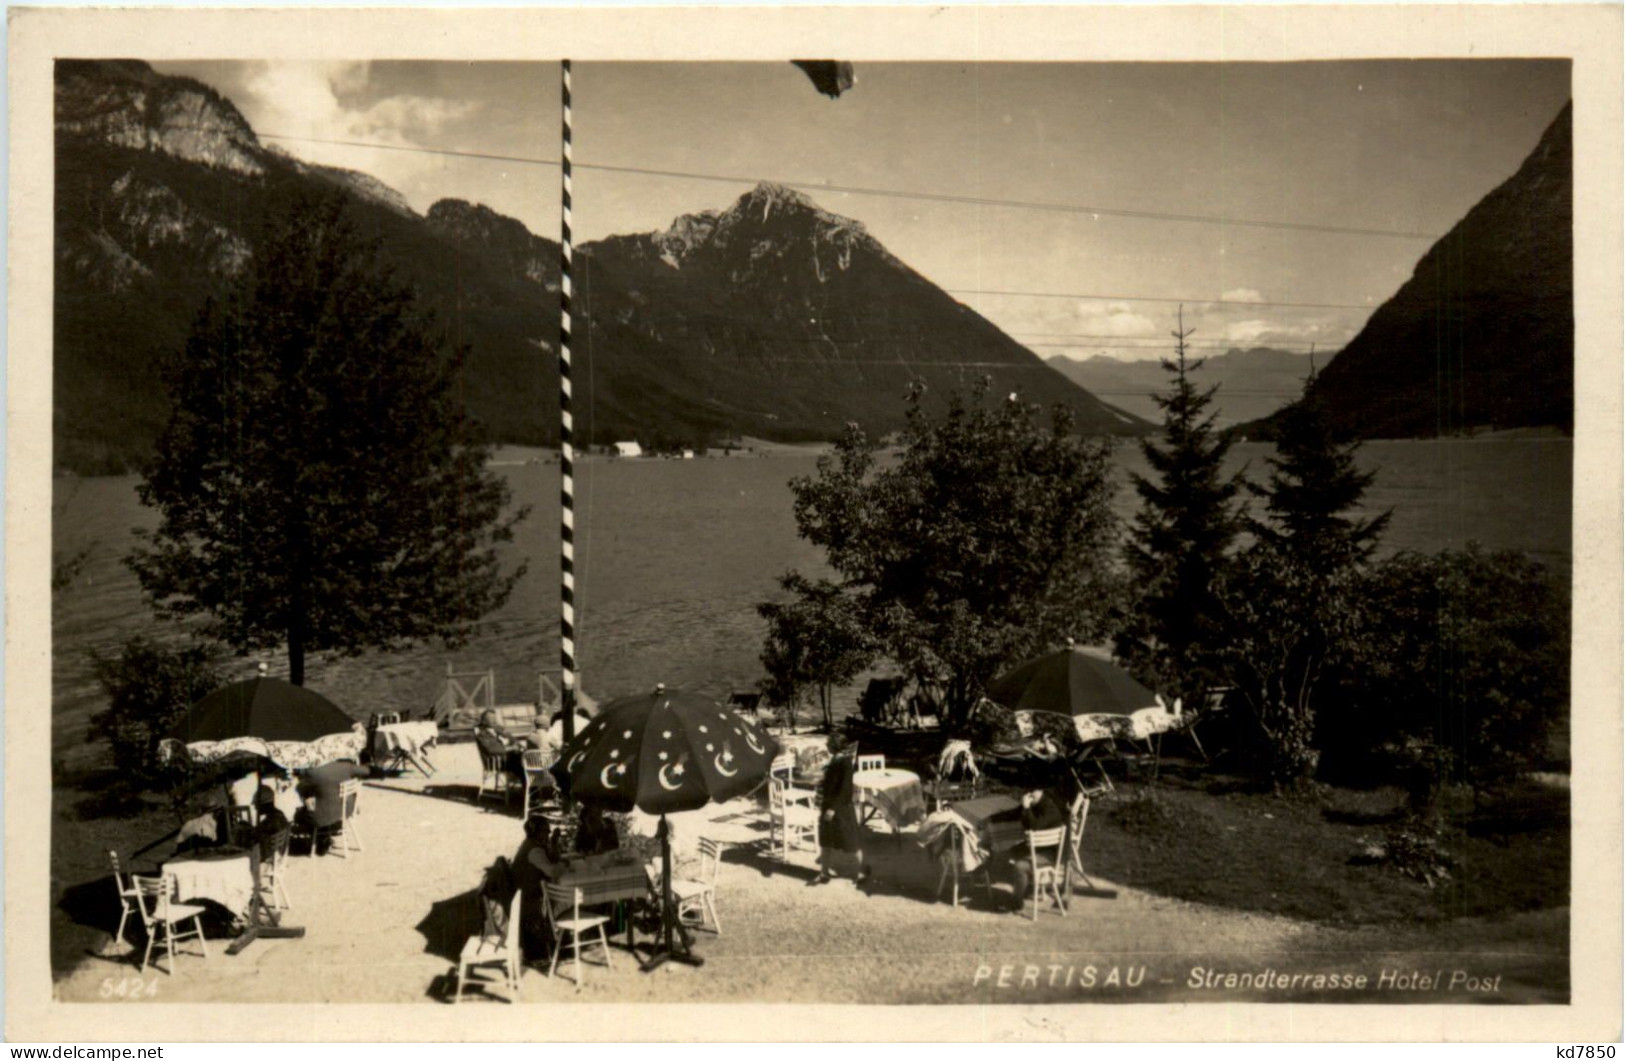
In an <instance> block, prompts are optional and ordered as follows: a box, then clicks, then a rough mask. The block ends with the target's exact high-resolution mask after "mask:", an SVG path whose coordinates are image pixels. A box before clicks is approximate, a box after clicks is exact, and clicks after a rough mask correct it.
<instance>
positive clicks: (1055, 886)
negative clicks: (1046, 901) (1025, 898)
mask: <svg viewBox="0 0 1625 1061" xmlns="http://www.w3.org/2000/svg"><path fill="white" fill-rule="evenodd" d="M1027 857H1028V858H1030V859H1031V860H1032V868H1033V920H1034V921H1037V920H1038V900H1039V897H1040V896H1043V895H1048V896H1049V897H1050V898H1051V899H1052V900H1054V903H1055V905H1056V907H1057V908H1059V909H1060V911H1061V916H1062V917H1065V916H1066V893H1067V885H1068V881H1067V861H1066V857H1067V856H1066V826H1064V825H1062V826H1058V827H1056V828H1054V829H1041V830H1039V831H1038V832H1029V833H1028V834H1027Z"/></svg>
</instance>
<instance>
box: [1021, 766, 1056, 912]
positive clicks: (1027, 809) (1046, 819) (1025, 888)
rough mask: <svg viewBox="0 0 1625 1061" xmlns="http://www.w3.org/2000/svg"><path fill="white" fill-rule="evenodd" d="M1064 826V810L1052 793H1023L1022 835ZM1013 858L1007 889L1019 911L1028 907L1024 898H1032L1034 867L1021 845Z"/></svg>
mask: <svg viewBox="0 0 1625 1061" xmlns="http://www.w3.org/2000/svg"><path fill="white" fill-rule="evenodd" d="M1065 824H1066V808H1065V807H1063V806H1061V801H1060V800H1059V799H1058V798H1056V796H1055V794H1054V793H1053V792H1050V791H1049V790H1047V789H1034V790H1033V791H1031V792H1027V793H1024V794H1023V795H1022V797H1021V828H1022V830H1023V831H1025V832H1029V833H1037V832H1043V831H1044V830H1045V829H1059V828H1060V827H1061V826H1063V825H1065ZM1011 854H1012V855H1013V856H1014V857H1012V858H1011V860H1010V869H1009V873H1010V885H1011V888H1012V890H1013V892H1014V900H1013V901H1014V903H1015V908H1016V909H1017V910H1020V909H1021V908H1022V907H1024V906H1025V905H1026V903H1027V897H1028V896H1029V895H1030V894H1032V887H1033V863H1032V854H1031V851H1030V850H1029V849H1028V847H1027V845H1026V844H1025V843H1024V844H1023V845H1022V846H1021V847H1019V848H1017V849H1016V850H1015V851H1013V852H1011Z"/></svg>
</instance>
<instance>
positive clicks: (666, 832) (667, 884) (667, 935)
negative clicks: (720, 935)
mask: <svg viewBox="0 0 1625 1061" xmlns="http://www.w3.org/2000/svg"><path fill="white" fill-rule="evenodd" d="M655 832H656V835H657V836H659V837H660V927H661V932H662V934H663V939H662V943H661V946H660V947H659V949H657V950H656V951H655V953H654V954H652V955H650V956H649V961H648V963H647V964H646V965H644V967H643V971H644V972H649V971H650V970H652V969H658V968H659V967H660V966H661V965H663V964H665V963H666V962H668V961H674V962H681V963H683V964H684V965H692V966H695V967H696V968H698V967H699V966H701V965H704V964H705V959H704V958H701V957H699V956H698V955H696V954H695V953H694V952H693V951H692V950H690V949H689V941H688V933H687V932H684V931H682V929H681V927H680V926H677V925H676V921H677V904H676V903H674V902H672V898H671V827H670V826H669V825H668V824H667V823H666V816H665V815H664V814H662V815H661V816H660V826H659V828H658V829H657V830H656V831H655ZM674 930H675V931H677V932H678V933H680V935H681V938H682V940H683V948H682V949H681V950H678V949H677V947H676V946H675V944H674V943H673V940H672V933H673V931H674Z"/></svg>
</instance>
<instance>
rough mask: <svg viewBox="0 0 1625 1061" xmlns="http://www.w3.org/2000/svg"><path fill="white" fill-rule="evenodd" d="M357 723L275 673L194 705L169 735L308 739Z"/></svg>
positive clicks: (182, 738) (222, 689)
mask: <svg viewBox="0 0 1625 1061" xmlns="http://www.w3.org/2000/svg"><path fill="white" fill-rule="evenodd" d="M354 722H355V720H354V719H352V718H351V717H350V716H349V715H347V714H345V713H344V712H343V711H342V710H340V709H339V707H338V705H336V704H334V703H333V701H331V700H329V699H328V698H327V697H325V696H322V695H321V694H320V693H313V692H311V691H310V690H309V689H304V688H301V687H300V686H297V685H292V684H289V683H288V682H285V681H281V680H279V679H276V678H249V679H248V680H246V681H240V682H232V683H231V684H230V685H224V686H221V687H220V688H218V689H216V690H215V691H214V692H212V693H210V694H209V695H208V696H205V697H204V698H203V699H201V700H199V701H198V702H197V703H195V704H193V705H192V706H191V707H190V708H189V709H187V712H186V716H185V717H184V718H182V719H181V720H180V722H179V723H177V724H176V726H175V728H174V729H172V730H170V732H169V736H170V737H171V738H173V739H175V740H178V741H180V742H182V743H183V744H191V743H192V742H194V741H205V740H207V741H218V740H230V739H231V738H232V737H259V738H260V739H261V740H268V741H283V740H299V741H309V740H316V739H318V738H320V737H325V736H327V735H328V734H330V733H343V732H345V731H347V730H348V729H349V728H350V727H351V726H352V725H353V724H354Z"/></svg>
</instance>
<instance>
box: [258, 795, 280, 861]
mask: <svg viewBox="0 0 1625 1061" xmlns="http://www.w3.org/2000/svg"><path fill="white" fill-rule="evenodd" d="M254 802H255V808H256V810H257V811H258V814H259V820H258V821H257V822H255V823H254V834H253V838H252V839H253V842H254V843H256V844H258V845H259V849H260V861H261V862H264V861H266V860H267V859H269V858H270V857H271V856H272V855H273V854H274V853H275V852H276V838H277V836H278V835H279V834H281V832H282V830H284V829H286V828H288V818H287V815H285V814H283V813H282V810H281V808H279V807H278V806H277V805H276V790H275V789H274V788H273V787H272V786H270V785H261V786H260V790H259V792H258V794H257V795H256V797H255V801H254Z"/></svg>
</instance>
